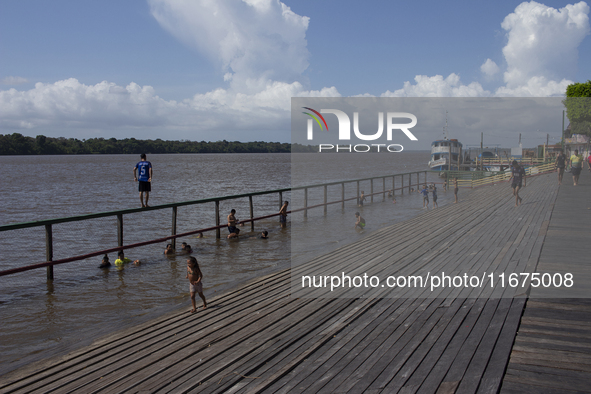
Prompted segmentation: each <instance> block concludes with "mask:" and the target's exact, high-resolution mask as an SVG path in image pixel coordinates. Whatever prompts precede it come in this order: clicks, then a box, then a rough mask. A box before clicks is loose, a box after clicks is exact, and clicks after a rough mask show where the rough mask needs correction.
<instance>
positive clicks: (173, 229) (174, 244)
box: [170, 207, 177, 249]
mask: <svg viewBox="0 0 591 394" xmlns="http://www.w3.org/2000/svg"><path fill="white" fill-rule="evenodd" d="M176 209H177V207H172V232H171V234H170V235H176V211H177V210H176ZM170 243H171V245H172V248H173V249H176V238H173V239H171V240H170Z"/></svg>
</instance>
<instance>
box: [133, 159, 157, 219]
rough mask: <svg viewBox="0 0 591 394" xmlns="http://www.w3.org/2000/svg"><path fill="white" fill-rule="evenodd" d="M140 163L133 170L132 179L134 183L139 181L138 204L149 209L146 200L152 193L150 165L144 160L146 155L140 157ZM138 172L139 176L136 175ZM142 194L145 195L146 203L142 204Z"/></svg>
mask: <svg viewBox="0 0 591 394" xmlns="http://www.w3.org/2000/svg"><path fill="white" fill-rule="evenodd" d="M140 159H141V161H140V162H139V163H137V164H136V165H135V167H134V168H133V178H134V180H135V181H136V182H138V181H139V186H138V190H139V192H140V203H142V208H146V207H149V205H148V199H149V198H150V192H151V191H152V187H151V185H152V163H150V162H149V161H147V160H146V154H145V153H142V154H141V155H140ZM138 172H139V174H138ZM144 193H146V202H145V203H144V198H143V197H144Z"/></svg>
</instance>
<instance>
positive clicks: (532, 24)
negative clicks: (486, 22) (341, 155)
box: [501, 1, 589, 94]
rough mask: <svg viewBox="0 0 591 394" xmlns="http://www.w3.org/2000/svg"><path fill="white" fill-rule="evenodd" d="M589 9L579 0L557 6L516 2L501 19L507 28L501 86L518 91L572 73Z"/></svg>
mask: <svg viewBox="0 0 591 394" xmlns="http://www.w3.org/2000/svg"><path fill="white" fill-rule="evenodd" d="M588 13H589V6H588V5H587V4H586V3H585V2H582V1H581V2H579V3H577V4H574V5H571V4H569V5H567V6H565V7H564V8H561V9H559V10H557V9H555V8H552V7H548V6H545V5H543V4H540V3H536V2H535V1H530V2H528V3H521V4H520V5H518V6H517V8H515V11H514V12H513V13H511V14H509V15H507V17H505V19H504V20H503V23H501V27H502V28H503V29H505V30H506V31H507V45H506V46H505V47H504V48H503V55H504V56H505V60H506V62H507V71H506V72H505V74H504V80H505V83H506V87H504V88H501V90H502V91H506V90H515V91H520V90H522V89H521V88H522V87H526V86H529V85H531V84H533V85H537V84H539V83H542V82H543V81H544V82H547V87H549V86H550V84H551V83H553V82H554V81H557V80H562V79H563V78H569V77H573V76H574V74H575V72H576V65H577V60H578V53H579V52H578V47H579V45H580V43H581V41H582V40H583V38H585V36H587V35H588V34H589V17H588V15H587V14H588ZM532 78H535V79H534V80H532ZM562 93H563V94H564V91H563V92H562Z"/></svg>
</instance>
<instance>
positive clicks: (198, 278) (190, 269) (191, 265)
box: [186, 256, 207, 313]
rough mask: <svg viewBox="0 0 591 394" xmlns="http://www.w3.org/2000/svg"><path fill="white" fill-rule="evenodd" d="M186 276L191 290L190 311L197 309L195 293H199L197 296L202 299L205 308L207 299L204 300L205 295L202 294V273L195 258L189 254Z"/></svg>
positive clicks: (193, 311)
mask: <svg viewBox="0 0 591 394" xmlns="http://www.w3.org/2000/svg"><path fill="white" fill-rule="evenodd" d="M186 278H189V291H190V292H191V304H192V305H193V309H191V313H195V312H196V311H197V306H196V305H195V293H199V297H201V299H202V300H203V309H205V308H207V301H205V296H204V295H203V283H202V280H203V274H202V273H201V270H200V269H199V264H198V263H197V259H196V258H195V257H193V256H190V257H189V259H188V260H187V276H186Z"/></svg>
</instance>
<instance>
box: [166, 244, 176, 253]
mask: <svg viewBox="0 0 591 394" xmlns="http://www.w3.org/2000/svg"><path fill="white" fill-rule="evenodd" d="M164 254H174V249H173V248H172V244H166V249H164Z"/></svg>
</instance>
